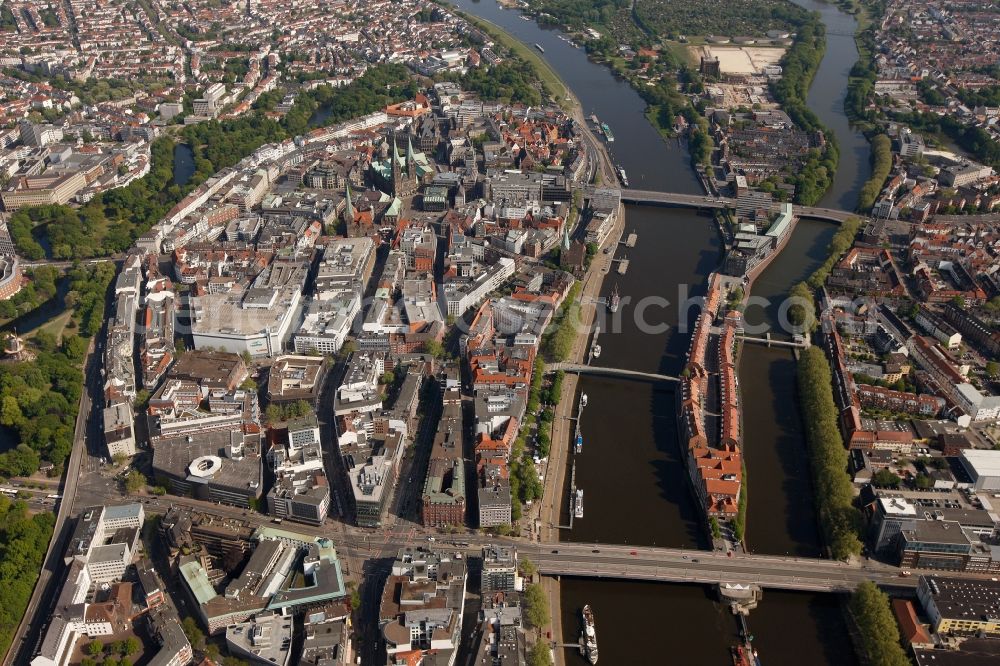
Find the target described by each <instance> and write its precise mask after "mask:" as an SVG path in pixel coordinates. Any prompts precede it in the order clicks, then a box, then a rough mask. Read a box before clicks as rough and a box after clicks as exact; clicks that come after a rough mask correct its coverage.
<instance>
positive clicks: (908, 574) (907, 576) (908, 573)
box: [899, 569, 910, 578]
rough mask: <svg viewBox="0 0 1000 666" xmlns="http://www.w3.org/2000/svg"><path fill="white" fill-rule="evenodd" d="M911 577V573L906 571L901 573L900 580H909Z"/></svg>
mask: <svg viewBox="0 0 1000 666" xmlns="http://www.w3.org/2000/svg"><path fill="white" fill-rule="evenodd" d="M909 576H910V572H909V571H906V570H905V569H904V570H903V571H900V572H899V577H900V578H909Z"/></svg>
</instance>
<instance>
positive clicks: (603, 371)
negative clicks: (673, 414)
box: [545, 363, 680, 382]
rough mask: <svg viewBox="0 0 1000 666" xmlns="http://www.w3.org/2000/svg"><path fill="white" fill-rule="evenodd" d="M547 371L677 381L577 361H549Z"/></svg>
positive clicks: (666, 377)
mask: <svg viewBox="0 0 1000 666" xmlns="http://www.w3.org/2000/svg"><path fill="white" fill-rule="evenodd" d="M545 370H546V371H547V372H556V371H557V370H562V371H564V372H575V373H576V374H578V375H604V376H606V377H623V378H625V379H648V380H650V381H655V382H677V381H680V379H679V378H678V377H674V376H673V375H660V374H657V373H655V372H640V371H638V370H626V369H624V368H607V367H603V366H599V365H582V364H579V363H549V364H548V365H546V366H545Z"/></svg>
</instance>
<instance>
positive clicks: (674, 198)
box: [621, 188, 856, 223]
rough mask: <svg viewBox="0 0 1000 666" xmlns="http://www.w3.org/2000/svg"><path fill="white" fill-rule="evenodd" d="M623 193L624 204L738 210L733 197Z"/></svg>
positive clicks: (818, 214) (809, 209)
mask: <svg viewBox="0 0 1000 666" xmlns="http://www.w3.org/2000/svg"><path fill="white" fill-rule="evenodd" d="M621 192H622V202H623V203H631V204H645V205H659V206H679V207H682V208H708V209H712V210H720V209H723V208H736V199H733V198H732V197H716V196H710V195H705V194H679V193H677V192H656V191H653V190H633V189H628V188H626V189H623V190H622V191H621ZM792 212H793V213H794V214H795V215H797V216H798V217H808V218H812V219H817V220H826V221H828V222H837V223H840V222H843V221H844V220H846V219H848V218H850V217H855V216H856V215H855V213H853V212H850V211H846V210H838V209H836V208H819V207H816V206H799V205H797V204H796V205H795V206H793V207H792Z"/></svg>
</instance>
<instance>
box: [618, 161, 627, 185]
mask: <svg viewBox="0 0 1000 666" xmlns="http://www.w3.org/2000/svg"><path fill="white" fill-rule="evenodd" d="M615 171H617V172H618V180H620V181H622V187H628V176H626V175H625V169H623V168H622V167H621V166H616V167H615Z"/></svg>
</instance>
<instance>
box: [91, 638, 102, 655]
mask: <svg viewBox="0 0 1000 666" xmlns="http://www.w3.org/2000/svg"><path fill="white" fill-rule="evenodd" d="M103 652H104V643H102V642H101V641H90V643H89V644H88V645H87V654H89V655H90V656H91V657H97V656H99V655H101V654H103Z"/></svg>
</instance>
